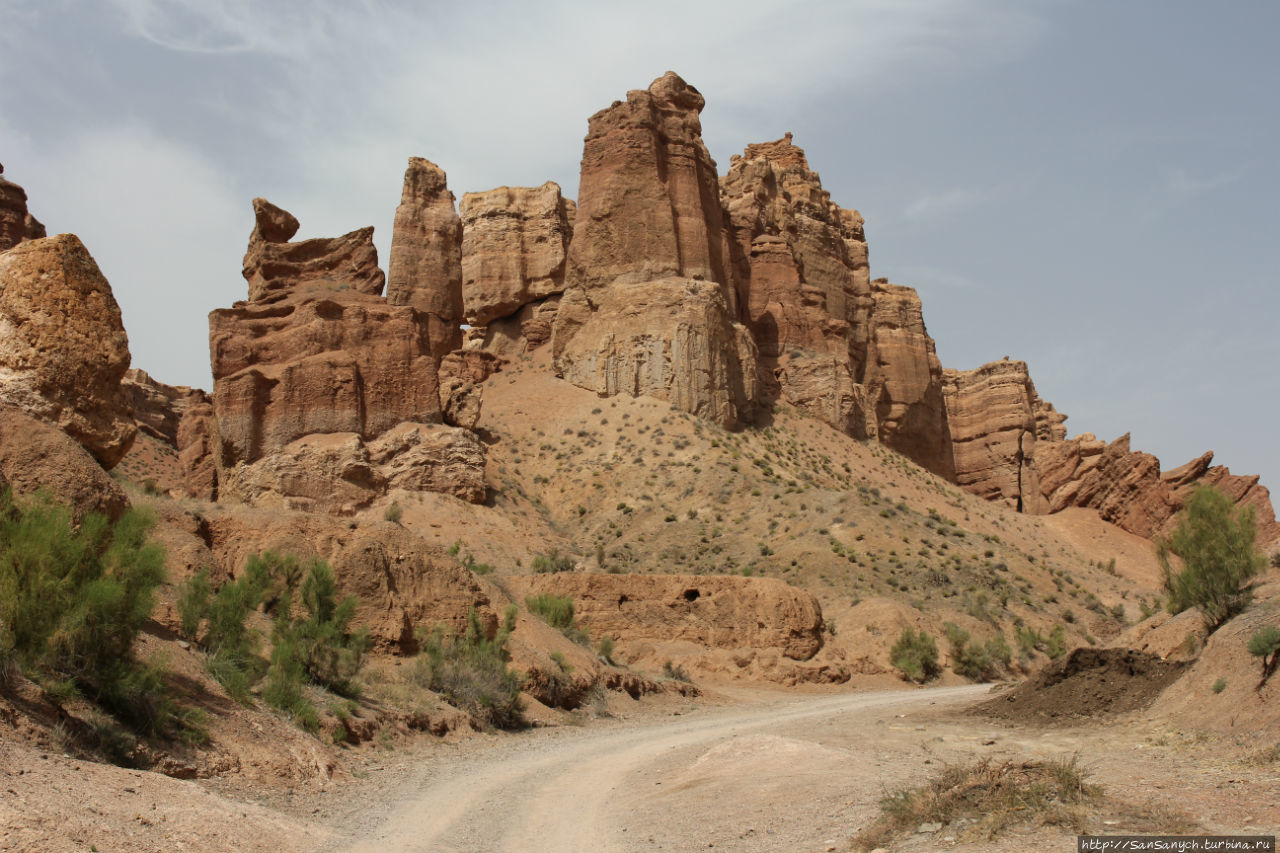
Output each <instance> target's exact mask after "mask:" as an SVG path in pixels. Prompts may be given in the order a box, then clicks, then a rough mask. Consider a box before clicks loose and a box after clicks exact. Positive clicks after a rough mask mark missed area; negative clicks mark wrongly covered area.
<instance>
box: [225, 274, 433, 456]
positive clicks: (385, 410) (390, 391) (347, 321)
mask: <svg viewBox="0 0 1280 853" xmlns="http://www.w3.org/2000/svg"><path fill="white" fill-rule="evenodd" d="M209 345H210V351H211V352H212V356H213V380H214V386H213V406H214V411H215V412H216V413H217V420H218V436H219V440H220V449H219V452H220V456H221V459H220V465H221V466H223V467H226V466H230V465H234V464H236V463H237V462H254V461H256V460H258V459H260V458H262V457H263V456H264V455H265V454H267V453H271V452H274V451H276V450H279V449H281V448H283V447H284V446H285V445H287V444H289V443H290V442H292V441H295V440H297V439H299V438H301V437H303V436H305V435H309V434H311V433H329V432H351V433H356V434H357V435H359V436H361V437H362V438H365V439H369V438H373V437H375V436H378V435H380V434H381V433H383V432H384V431H386V430H388V429H390V428H391V427H393V426H395V425H396V424H398V423H401V422H403V421H414V422H422V423H434V422H438V421H439V420H440V397H439V391H438V387H437V382H436V370H435V363H434V360H433V358H432V354H431V350H430V347H429V345H428V340H427V334H426V322H425V318H424V316H423V315H422V314H421V313H419V312H418V311H417V310H416V309H414V308H411V307H409V306H400V305H388V304H387V303H386V302H385V301H384V300H383V299H381V298H379V297H377V296H371V295H366V294H363V293H360V292H358V291H354V290H347V291H342V292H337V293H334V294H332V295H331V296H330V298H325V299H317V300H314V301H312V300H306V299H303V300H302V301H298V300H297V299H296V298H294V299H290V300H287V301H285V302H282V303H277V304H269V305H263V304H259V303H254V302H249V303H239V304H237V305H236V306H235V307H233V308H224V309H219V310H216V311H214V312H212V313H211V314H210V315H209Z"/></svg>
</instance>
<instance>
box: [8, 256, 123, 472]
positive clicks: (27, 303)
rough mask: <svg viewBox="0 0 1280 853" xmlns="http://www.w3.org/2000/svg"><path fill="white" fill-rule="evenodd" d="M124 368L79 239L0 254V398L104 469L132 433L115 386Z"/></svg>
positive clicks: (106, 305) (101, 284) (109, 307)
mask: <svg viewBox="0 0 1280 853" xmlns="http://www.w3.org/2000/svg"><path fill="white" fill-rule="evenodd" d="M128 369H129V340H128V338H127V337H126V336H125V332H124V325H123V323H122V322H121V318H120V308H119V306H118V305H117V304H116V301H115V297H114V296H113V295H112V293H111V285H109V284H108V283H107V280H106V278H104V277H103V275H102V272H101V271H100V270H99V269H98V265H97V263H95V262H94V260H93V257H92V256H91V255H90V254H89V251H88V250H87V249H86V248H85V247H84V244H83V243H81V242H80V240H79V238H77V237H76V236H75V235H74V234H59V235H57V236H56V237H47V238H43V239H36V240H29V241H25V242H22V243H20V244H18V245H17V246H15V247H13V248H11V249H9V250H8V251H5V252H0V401H3V402H6V403H9V404H11V405H14V406H16V407H18V408H20V409H22V410H23V411H26V412H27V413H29V414H31V415H33V416H34V417H37V418H39V419H41V420H44V421H47V422H49V423H52V424H55V425H57V426H59V427H61V428H62V429H63V430H64V431H65V432H66V433H67V434H68V435H70V436H71V437H72V438H74V439H75V440H76V441H79V442H80V443H81V444H82V445H84V447H85V449H86V450H88V451H89V452H90V453H92V454H93V456H94V458H96V459H97V460H98V461H99V462H100V463H101V464H102V466H103V467H105V468H107V469H110V468H112V467H114V466H115V464H116V463H117V462H119V461H120V459H121V458H122V457H123V456H124V454H125V453H127V452H128V450H129V447H130V446H131V445H132V444H133V439H134V435H135V434H136V433H137V427H136V426H134V423H133V416H132V412H131V411H130V408H129V401H128V398H127V396H126V394H125V393H124V391H123V390H122V389H121V386H120V380H121V378H122V377H123V376H124V373H125V371H126V370H128Z"/></svg>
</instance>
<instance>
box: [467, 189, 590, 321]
mask: <svg viewBox="0 0 1280 853" xmlns="http://www.w3.org/2000/svg"><path fill="white" fill-rule="evenodd" d="M459 213H460V214H461V218H462V301H463V307H464V308H465V311H466V317H467V322H468V323H470V324H471V325H473V326H487V325H489V323H491V322H492V321H494V320H497V319H501V318H503V317H508V316H510V315H512V314H514V313H516V312H517V311H519V310H520V309H521V308H522V307H523V306H525V305H528V304H529V303H530V302H535V301H537V300H540V299H545V298H546V297H548V296H552V295H554V294H558V293H561V292H562V291H563V290H564V275H565V259H566V257H567V255H568V251H569V240H570V238H571V237H572V236H573V221H574V214H575V206H574V203H573V202H572V201H569V200H567V199H565V198H564V197H563V196H561V194H560V187H559V185H558V184H554V183H552V182H550V181H548V182H547V183H545V184H543V185H542V186H540V187H498V188H497V189H493V190H489V191H488V192H482V193H467V194H465V195H464V196H463V197H462V204H461V205H460V206H459Z"/></svg>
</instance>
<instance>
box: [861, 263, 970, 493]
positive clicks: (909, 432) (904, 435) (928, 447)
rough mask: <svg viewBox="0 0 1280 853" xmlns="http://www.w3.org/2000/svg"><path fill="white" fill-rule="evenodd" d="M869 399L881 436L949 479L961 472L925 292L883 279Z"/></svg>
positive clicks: (875, 311) (877, 294)
mask: <svg viewBox="0 0 1280 853" xmlns="http://www.w3.org/2000/svg"><path fill="white" fill-rule="evenodd" d="M871 296H872V299H873V308H872V315H871V336H872V343H871V347H872V348H873V349H874V358H872V360H871V363H870V364H868V365H867V369H866V376H865V384H866V386H867V399H868V400H869V401H870V402H871V404H872V405H874V406H875V413H876V423H877V432H878V437H879V439H880V441H881V442H882V443H884V444H887V445H888V446H889V447H892V448H893V449H894V450H897V451H898V452H899V453H901V454H903V455H904V456H906V457H907V458H909V459H911V460H913V461H915V462H916V463H917V464H919V465H921V466H923V467H925V468H927V469H929V470H930V471H932V472H933V473H935V474H937V475H939V476H941V477H944V478H946V479H948V480H950V479H952V478H953V477H954V476H955V470H954V468H955V466H954V463H953V461H952V458H951V431H950V429H949V428H948V426H947V412H946V405H945V404H944V403H943V399H942V364H941V362H939V361H938V356H937V353H936V352H935V351H934V346H933V338H931V337H929V333H928V332H927V331H925V327H924V313H923V310H922V307H921V305H920V297H919V295H918V294H917V293H916V292H915V291H914V290H913V289H911V288H910V287H902V286H901V285H896V284H889V283H888V282H886V281H884V280H883V279H880V280H877V281H876V282H875V284H874V286H873V288H872V291H871Z"/></svg>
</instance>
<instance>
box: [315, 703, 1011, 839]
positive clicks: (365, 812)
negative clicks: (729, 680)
mask: <svg viewBox="0 0 1280 853" xmlns="http://www.w3.org/2000/svg"><path fill="white" fill-rule="evenodd" d="M986 690H987V688H986V687H985V686H966V687H953V688H942V689H934V690H925V691H922V690H899V691H891V692H873V693H849V694H843V695H839V696H821V697H804V698H800V699H796V698H794V697H788V698H786V699H771V700H769V701H767V702H765V703H764V704H758V705H751V706H747V707H743V706H741V705H735V706H731V707H721V708H708V709H701V710H697V711H695V712H693V713H688V714H680V715H673V716H670V717H666V718H663V719H661V720H660V721H657V722H655V721H653V720H652V719H649V720H645V721H642V722H639V721H638V722H625V721H624V722H616V723H612V724H608V725H605V726H602V727H599V728H572V727H565V728H557V729H550V730H541V731H537V732H533V733H530V734H527V735H523V736H521V737H519V738H510V739H499V740H498V741H497V742H496V743H495V744H490V745H489V746H488V747H486V748H481V749H479V750H466V751H465V753H464V754H460V755H456V756H453V757H446V758H444V759H443V760H432V761H430V762H426V763H425V766H424V767H422V768H420V769H408V770H405V771H403V772H401V773H398V774H392V775H391V776H390V777H388V778H387V779H386V780H385V781H384V782H380V783H379V784H378V785H377V786H376V787H378V788H379V789H380V791H381V794H382V797H381V798H375V799H373V800H370V801H368V802H367V803H366V805H367V807H350V810H349V811H348V812H347V814H346V816H345V818H344V819H343V820H342V823H344V824H345V826H342V827H340V831H341V832H342V834H343V835H344V836H345V838H346V841H344V842H343V843H342V844H340V845H339V846H337V847H335V848H333V849H334V850H340V851H344V853H373V851H378V852H379V853H383V851H433V853H497V851H521V853H537V851H556V853H571V851H592V852H593V853H611V852H612V851H616V853H629V852H630V851H639V850H645V851H650V850H705V849H709V848H710V849H720V850H726V849H727V850H737V851H757V850H758V851H771V853H772V851H789V850H796V851H801V850H827V849H844V847H845V843H846V842H845V840H846V839H847V837H848V836H849V835H850V834H851V827H850V820H851V816H853V815H856V814H861V815H863V816H866V815H869V814H870V812H871V810H872V809H873V807H874V804H875V802H876V801H877V800H878V798H879V796H880V794H881V793H883V791H884V789H885V786H887V785H889V784H891V783H892V782H893V777H894V775H895V774H894V771H893V768H892V767H891V766H890V767H886V764H892V763H893V762H892V761H886V759H888V758H890V754H889V753H885V754H879V753H878V751H877V749H876V744H877V741H878V740H879V739H880V738H882V737H884V735H885V733H886V731H887V730H888V729H889V728H892V726H891V725H890V723H891V721H892V720H893V719H894V718H895V717H897V716H900V715H901V714H902V713H904V712H906V711H908V710H912V709H917V708H920V707H925V706H928V705H934V704H936V705H939V706H945V705H949V704H952V703H964V702H967V701H972V700H973V699H975V698H977V697H979V696H981V695H982V694H984V693H985V692H986ZM361 799H365V798H361Z"/></svg>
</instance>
